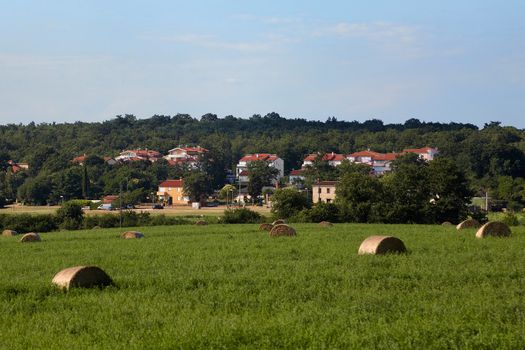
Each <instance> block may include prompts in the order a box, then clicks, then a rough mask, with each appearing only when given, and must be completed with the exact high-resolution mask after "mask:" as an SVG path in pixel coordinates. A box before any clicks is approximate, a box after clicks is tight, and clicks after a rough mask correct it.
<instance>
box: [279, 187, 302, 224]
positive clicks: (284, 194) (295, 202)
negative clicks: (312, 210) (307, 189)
mask: <svg viewBox="0 0 525 350" xmlns="http://www.w3.org/2000/svg"><path fill="white" fill-rule="evenodd" d="M305 208H309V203H308V200H307V198H306V196H305V194H304V193H302V192H299V191H298V190H296V189H294V188H285V189H282V190H276V191H275V193H274V194H273V196H272V213H273V214H274V216H275V217H277V218H280V219H283V218H289V217H292V216H294V215H297V214H298V213H299V212H300V211H301V210H303V209H305Z"/></svg>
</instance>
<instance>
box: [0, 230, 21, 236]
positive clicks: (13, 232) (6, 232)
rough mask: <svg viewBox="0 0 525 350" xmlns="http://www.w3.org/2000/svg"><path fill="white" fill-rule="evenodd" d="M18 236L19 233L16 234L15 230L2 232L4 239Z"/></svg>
mask: <svg viewBox="0 0 525 350" xmlns="http://www.w3.org/2000/svg"><path fill="white" fill-rule="evenodd" d="M17 234H18V232H16V231H15V230H3V231H2V236H4V237H13V236H16V235H17Z"/></svg>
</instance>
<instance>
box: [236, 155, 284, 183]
mask: <svg viewBox="0 0 525 350" xmlns="http://www.w3.org/2000/svg"><path fill="white" fill-rule="evenodd" d="M258 160H262V161H266V162H268V165H269V166H271V167H273V168H275V169H277V170H278V171H279V173H278V174H277V180H279V179H280V178H281V177H283V176H284V160H282V159H281V158H279V156H277V155H276V154H269V153H255V154H247V155H245V156H244V157H242V158H241V159H239V163H237V167H236V171H235V173H236V175H237V178H239V177H240V178H241V179H240V180H241V182H243V179H245V180H246V181H244V182H247V179H248V165H249V164H250V163H251V162H255V161H258Z"/></svg>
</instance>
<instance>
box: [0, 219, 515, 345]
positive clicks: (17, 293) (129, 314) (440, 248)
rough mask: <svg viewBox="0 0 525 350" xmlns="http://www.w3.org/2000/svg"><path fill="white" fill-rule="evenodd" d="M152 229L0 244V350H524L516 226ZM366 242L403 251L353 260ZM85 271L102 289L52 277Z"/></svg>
mask: <svg viewBox="0 0 525 350" xmlns="http://www.w3.org/2000/svg"><path fill="white" fill-rule="evenodd" d="M294 227H295V228H296V229H297V232H298V236H297V237H295V238H289V237H286V238H270V237H269V236H268V234H267V233H266V232H261V231H258V226H257V225H209V226H205V227H196V226H173V227H170V226H163V227H148V228H144V229H139V230H140V231H141V232H143V233H144V234H145V238H144V239H140V240H122V239H120V238H118V235H119V233H120V232H121V231H119V230H115V229H108V230H104V229H101V230H91V231H75V232H56V233H47V234H42V235H41V236H42V238H43V242H41V243H28V244H22V243H19V242H18V239H19V237H0V264H1V269H0V348H2V349H50V348H61V349H64V348H68V349H86V348H90V349H93V348H96V349H175V348H181V349H203V348H216V349H217V348H218V349H233V348H246V349H248V348H268V349H273V348H323V349H334V348H340V349H444V348H447V349H501V348H506V349H523V348H525V227H523V226H521V227H515V228H512V230H513V236H512V237H511V238H507V239H497V238H489V239H485V240H479V239H476V238H475V237H474V233H475V231H474V230H467V231H462V232H457V231H456V230H455V228H454V227H441V226H418V225H357V224H339V225H335V226H334V227H332V228H318V227H317V226H316V225H314V224H297V225H294ZM372 234H391V235H395V236H397V237H399V238H401V239H402V240H403V241H404V242H405V244H406V246H407V248H408V249H409V253H408V254H404V255H389V256H358V255H357V250H358V247H359V244H360V243H361V241H362V240H363V239H364V238H366V237H367V236H369V235H372ZM76 265H97V266H99V267H101V268H103V269H104V270H105V271H106V272H107V273H108V274H109V275H110V276H111V277H112V278H113V280H114V281H115V283H116V286H114V287H108V288H105V289H76V290H71V291H70V292H61V291H59V290H57V289H55V288H54V287H53V286H52V285H51V279H52V278H53V276H54V274H55V273H56V272H58V271H60V270H61V269H63V268H66V267H71V266H76Z"/></svg>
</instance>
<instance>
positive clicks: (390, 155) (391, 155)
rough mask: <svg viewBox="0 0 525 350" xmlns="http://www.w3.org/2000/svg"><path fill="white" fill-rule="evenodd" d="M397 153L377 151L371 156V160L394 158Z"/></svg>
mask: <svg viewBox="0 0 525 350" xmlns="http://www.w3.org/2000/svg"><path fill="white" fill-rule="evenodd" d="M398 155H399V154H397V153H379V154H378V155H376V156H373V157H372V159H373V160H394V159H396V158H397V156H398Z"/></svg>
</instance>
